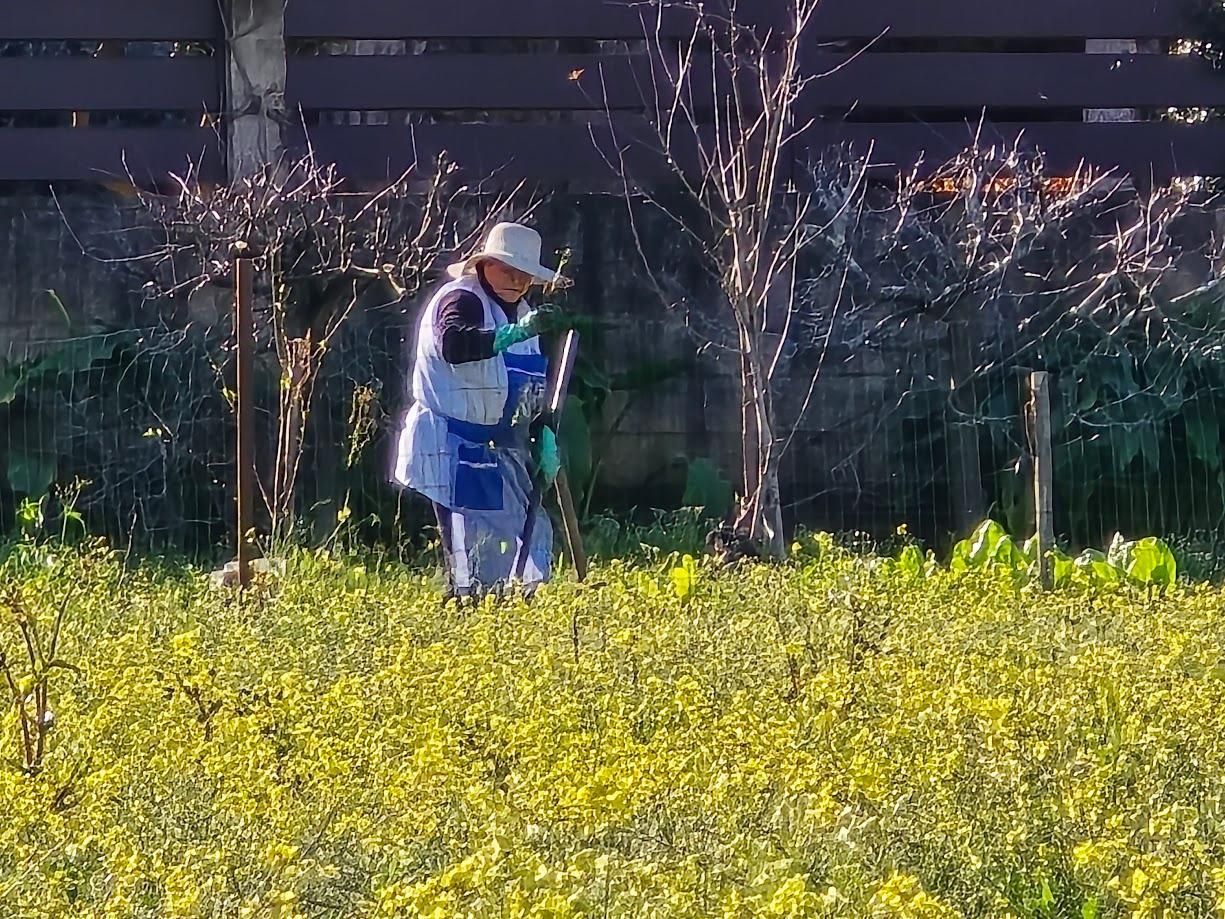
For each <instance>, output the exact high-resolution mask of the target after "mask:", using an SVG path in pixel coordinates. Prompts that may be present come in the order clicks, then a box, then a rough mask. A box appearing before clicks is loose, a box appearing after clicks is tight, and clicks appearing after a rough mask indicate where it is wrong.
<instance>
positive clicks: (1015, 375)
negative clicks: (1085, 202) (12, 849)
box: [0, 320, 1225, 563]
mask: <svg viewBox="0 0 1225 919" xmlns="http://www.w3.org/2000/svg"><path fill="white" fill-rule="evenodd" d="M939 331H940V336H939V337H938V338H932V339H931V340H930V341H929V343H928V346H926V347H921V348H914V347H908V348H906V349H897V350H890V349H887V348H882V349H876V350H871V349H868V350H860V351H856V352H855V353H850V352H848V353H847V354H846V355H845V356H844V357H843V359H842V360H841V361H840V362H833V363H831V364H829V365H828V366H827V367H826V368H825V370H824V373H823V376H822V377H821V378H819V379H818V380H817V381H816V384H815V390H816V393H817V396H816V398H815V399H814V407H813V409H812V418H811V420H810V422H809V424H808V425H807V426H806V427H805V428H804V429H803V430H801V431H797V432H795V438H796V442H795V446H794V449H793V451H792V454H791V460H790V463H789V466H788V468H787V470H786V472H785V475H784V485H785V488H786V496H785V497H786V502H787V506H788V510H789V512H790V515H791V518H792V521H793V522H794V523H796V524H797V525H802V526H809V527H813V528H820V529H825V530H831V531H837V532H852V531H862V532H865V533H868V534H871V535H873V536H875V537H885V536H887V535H888V534H889V533H891V532H893V531H894V530H895V529H896V528H897V527H899V526H905V527H906V528H907V529H908V530H909V532H910V533H912V534H913V535H915V536H918V537H920V538H922V539H923V540H924V541H926V542H928V543H929V544H932V545H935V546H938V547H939V546H947V545H948V544H949V542H950V541H951V540H952V539H955V538H958V537H961V536H964V535H965V534H966V532H967V531H968V529H970V528H972V526H973V525H974V523H976V522H977V521H978V520H981V519H983V518H985V517H992V518H994V519H996V520H998V521H1000V522H1002V523H1004V524H1005V525H1006V526H1007V527H1008V528H1009V530H1010V531H1011V532H1014V533H1016V534H1019V535H1027V534H1028V533H1029V532H1032V529H1033V519H1034V504H1033V492H1032V484H1031V482H1032V480H1031V474H1032V457H1033V447H1034V445H1033V444H1032V443H1031V442H1030V440H1029V435H1028V433H1027V432H1028V427H1027V424H1026V403H1027V400H1028V397H1029V394H1028V389H1027V381H1028V378H1029V374H1030V372H1031V371H1032V370H1034V369H1047V370H1049V371H1050V373H1051V387H1052V419H1053V436H1052V452H1053V457H1054V469H1055V473H1054V509H1055V522H1056V533H1057V536H1058V538H1059V540H1060V541H1061V542H1063V543H1064V544H1066V545H1068V546H1069V547H1074V548H1079V547H1085V546H1098V547H1101V546H1104V545H1106V544H1107V543H1108V542H1109V540H1110V539H1111V537H1112V536H1113V534H1114V533H1116V532H1121V533H1123V534H1124V535H1125V536H1128V537H1138V536H1142V535H1160V536H1163V537H1166V538H1169V539H1171V540H1172V541H1173V542H1175V543H1176V544H1177V545H1180V546H1181V547H1182V548H1183V549H1184V551H1185V552H1187V553H1188V554H1189V555H1190V556H1193V557H1196V558H1200V559H1201V560H1202V561H1203V562H1204V563H1207V560H1209V559H1211V558H1213V557H1214V556H1215V555H1216V554H1217V553H1216V549H1217V548H1218V547H1219V544H1220V541H1221V539H1222V534H1223V533H1225V527H1223V526H1222V524H1223V522H1225V520H1223V518H1225V450H1223V449H1222V431H1221V427H1220V418H1221V417H1225V416H1223V414H1222V410H1223V409H1225V367H1223V365H1221V363H1220V361H1219V359H1218V357H1217V356H1218V354H1219V353H1220V351H1219V349H1220V343H1219V341H1218V339H1217V336H1216V332H1215V331H1214V327H1213V326H1210V325H1209V326H1204V327H1202V331H1203V335H1202V337H1201V339H1200V340H1197V341H1192V340H1190V339H1188V338H1185V337H1184V338H1179V337H1177V336H1174V335H1172V334H1169V333H1168V332H1159V331H1158V330H1156V329H1154V328H1152V327H1151V323H1150V322H1149V321H1148V320H1144V321H1140V322H1139V325H1138V326H1137V328H1135V329H1132V330H1130V332H1129V330H1128V329H1127V328H1116V330H1115V331H1114V333H1113V334H1111V335H1101V336H1094V337H1089V336H1087V335H1086V334H1085V333H1084V331H1083V330H1081V329H1079V328H1077V327H1076V324H1072V326H1071V327H1067V328H1052V329H1050V330H1048V332H1047V333H1046V334H1045V335H1044V337H1043V340H1042V341H1041V342H1040V343H1038V344H1036V345H1035V344H1033V343H1030V342H1025V343H1022V342H1021V340H1020V337H1019V336H1020V333H1017V335H1016V336H1009V337H1003V338H1000V339H999V340H996V341H994V342H992V343H989V344H988V345H984V343H983V342H982V341H981V340H978V339H975V337H974V336H964V335H962V336H958V335H956V334H950V333H949V330H948V328H947V327H943V326H942V327H941V328H940V330H939ZM1131 333H1134V334H1131ZM934 334H935V333H934V332H933V335H934ZM1154 339H1156V340H1154ZM950 342H954V343H957V344H960V345H961V346H962V347H963V348H965V349H966V350H965V352H964V353H962V354H961V355H955V354H953V353H951V350H950V349H951V345H950ZM231 356H232V342H231V341H230V340H229V335H228V331H227V330H226V329H222V328H212V329H204V328H198V327H193V326H189V327H187V328H183V329H168V328H164V327H162V328H148V329H139V330H122V331H112V332H106V333H101V334H96V335H91V336H84V337H75V338H62V339H56V340H44V341H39V342H35V343H26V344H22V345H15V344H10V345H9V346H8V347H7V348H6V351H5V354H4V358H3V363H2V365H0V430H2V431H3V438H2V440H0V452H2V455H3V465H2V466H0V469H2V470H3V477H2V478H0V511H2V516H0V527H2V528H3V530H4V532H5V533H6V534H11V533H12V532H14V531H15V530H16V529H18V528H20V526H21V525H22V516H21V515H22V513H23V506H24V507H25V508H26V512H27V513H28V510H29V507H30V504H29V503H28V502H37V501H39V500H40V499H42V498H43V496H48V497H49V499H48V500H47V501H45V502H44V504H43V507H42V513H43V515H44V518H45V519H44V526H45V527H47V528H48V529H50V530H52V531H53V532H55V531H56V530H57V528H58V527H60V526H61V525H63V515H62V510H63V509H64V508H68V507H70V508H72V509H74V510H75V511H76V512H78V513H79V514H80V515H81V518H82V521H83V523H84V525H85V527H87V528H88V530H90V531H91V532H93V533H97V534H100V535H103V536H105V537H106V538H107V539H108V540H109V541H111V543H112V544H113V545H115V546H117V547H125V546H133V547H136V548H140V549H144V550H148V551H155V552H172V553H176V554H179V553H181V554H186V555H189V556H192V557H196V558H201V559H212V560H215V559H216V558H217V557H218V556H219V555H221V554H224V553H225V552H228V551H232V548H233V546H234V544H235V531H234V519H233V508H234V498H235V482H236V474H235V448H234V444H235V423H234V393H233V391H232V385H233V384H232V373H231ZM405 357H406V355H405V349H404V344H403V341H402V336H401V334H400V333H399V332H398V331H396V330H395V329H392V328H384V329H382V330H378V331H375V332H372V331H371V330H370V329H369V328H366V327H355V329H354V331H353V332H352V333H350V334H347V335H342V336H341V337H340V338H339V339H338V340H337V342H336V343H335V345H334V347H333V348H332V349H331V350H330V351H329V353H328V354H327V355H326V357H325V359H324V361H323V365H322V367H321V371H320V377H319V381H318V384H317V386H316V395H315V397H314V399H313V401H312V404H311V409H310V418H309V422H308V425H307V428H306V430H307V436H306V440H305V443H304V447H303V460H302V464H303V468H304V469H305V470H307V472H306V474H304V475H302V476H301V478H300V480H299V482H298V486H297V488H298V491H297V496H296V501H295V509H296V512H297V514H298V515H299V516H300V518H301V527H300V528H299V530H298V535H299V537H300V538H301V539H303V540H304V541H315V542H318V541H322V540H326V539H327V538H328V537H329V536H331V535H333V534H334V533H335V532H336V530H337V528H338V527H340V526H341V525H346V526H348V527H354V526H355V527H356V528H357V529H359V530H360V532H361V533H362V536H363V538H364V539H365V540H366V541H368V542H371V543H376V544H382V545H384V546H389V547H394V546H404V545H407V544H408V543H411V542H413V541H414V540H415V539H419V538H420V537H421V536H422V534H423V531H424V529H425V527H426V526H427V524H428V523H429V521H430V518H429V516H428V512H427V510H426V509H425V508H424V507H420V506H418V505H417V502H414V501H413V500H412V499H411V498H410V497H407V496H406V495H405V494H403V493H402V492H400V491H398V490H396V489H395V488H393V487H392V486H391V485H389V484H388V463H389V459H390V456H391V447H392V443H393V441H394V438H395V435H396V433H397V430H398V425H399V421H400V418H401V417H402V413H403V409H404V408H405V405H406V400H407V394H406V391H405V390H406V386H405V380H406V378H405V370H406V368H405ZM869 365H870V366H869ZM959 366H960V367H968V368H970V372H969V373H968V375H966V376H965V377H964V378H962V379H955V377H954V373H955V368H957V367H959ZM869 370H870V371H871V372H870V373H869V372H867V371H869ZM259 380H260V389H259V391H258V392H259V394H258V399H257V407H256V411H257V426H258V428H259V430H260V431H261V432H262V433H263V434H266V432H268V431H270V430H271V429H272V428H273V427H274V417H273V416H274V413H275V402H276V388H277V385H278V376H277V370H276V368H275V366H273V365H272V364H270V363H269V362H268V361H267V358H266V356H265V358H264V359H263V360H262V361H261V365H260V373H259ZM663 385H665V386H671V385H677V384H676V383H675V382H671V383H664V384H663ZM622 436H625V437H631V438H632V437H639V438H642V437H650V436H651V435H650V432H633V431H627V432H623V434H622ZM267 440H268V438H267V437H266V436H264V437H263V441H262V442H261V443H262V446H261V449H260V451H259V456H258V460H259V466H260V467H261V469H263V470H264V471H265V472H266V470H267V468H268V463H269V454H270V450H271V446H270V445H269V444H268V443H267ZM711 452H718V451H717V450H714V449H713V448H712V450H711ZM723 473H724V475H727V476H729V477H730V472H729V471H728V470H723ZM683 497H684V496H682V495H681V494H677V495H676V497H675V504H677V505H679V504H681V503H682V502H683ZM585 509H586V510H587V511H589V512H591V513H598V512H600V511H602V510H605V508H602V507H601V506H600V504H599V503H598V502H597V503H594V504H591V505H585ZM613 510H616V511H628V510H630V509H629V508H628V507H621V508H614V509H613Z"/></svg>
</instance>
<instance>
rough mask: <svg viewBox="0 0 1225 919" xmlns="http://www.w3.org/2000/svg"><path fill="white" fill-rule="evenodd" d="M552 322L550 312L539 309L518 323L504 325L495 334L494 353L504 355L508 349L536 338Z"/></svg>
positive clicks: (526, 315)
mask: <svg viewBox="0 0 1225 919" xmlns="http://www.w3.org/2000/svg"><path fill="white" fill-rule="evenodd" d="M550 322H552V311H550V310H546V309H539V310H531V311H530V312H528V313H525V314H524V315H523V318H521V319H520V320H519V321H518V322H514V323H511V324H510V325H504V326H502V328H500V329H498V330H497V331H496V332H495V333H494V334H493V353H494V354H504V353H506V351H507V349H508V348H512V347H514V346H515V345H517V344H520V343H522V342H525V341H527V340H528V339H529V338H535V337H536V336H537V335H539V334H540V333H541V332H544V331H545V330H546V329H547V328H548V326H549V323H550Z"/></svg>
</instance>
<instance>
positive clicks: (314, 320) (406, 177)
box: [139, 152, 517, 542]
mask: <svg viewBox="0 0 1225 919" xmlns="http://www.w3.org/2000/svg"><path fill="white" fill-rule="evenodd" d="M176 182H177V192H176V193H175V194H173V195H161V194H156V193H152V192H147V191H141V192H140V193H139V194H140V198H141V202H142V204H143V205H144V207H145V209H146V210H147V211H148V213H149V214H150V215H152V217H153V222H154V224H155V226H156V227H157V233H158V242H157V245H156V246H155V248H154V251H153V252H150V253H147V254H145V255H143V256H142V257H141V262H142V267H143V268H144V270H146V271H148V270H149V269H150V268H151V269H152V276H153V280H151V281H150V282H149V284H148V288H147V292H148V295H149V296H150V297H151V298H157V299H161V298H166V297H173V298H186V297H190V296H192V295H193V294H195V293H197V292H199V291H201V290H203V289H205V288H210V287H212V288H216V287H226V286H229V285H230V283H231V278H232V271H233V259H234V257H235V255H236V254H242V255H244V256H246V257H249V258H252V259H254V261H255V266H256V271H257V278H258V279H259V280H258V283H257V288H256V301H257V304H256V326H257V332H256V334H257V337H258V339H259V344H260V347H261V348H262V350H263V352H265V353H268V352H270V353H271V354H272V355H274V356H275V360H276V365H277V368H278V371H279V386H278V387H277V391H278V405H277V411H276V416H275V418H276V446H275V449H274V452H273V469H272V470H271V474H270V475H266V476H262V477H261V478H262V479H263V481H261V489H262V491H263V497H264V502H265V505H266V509H267V512H268V515H269V517H270V522H271V527H272V536H273V539H274V542H275V541H278V540H283V539H285V538H287V537H288V536H289V535H290V533H291V532H292V529H293V527H294V523H295V508H294V500H295V495H296V488H297V482H298V477H299V473H300V465H301V460H302V454H303V440H304V434H305V430H306V425H307V420H308V416H309V413H310V406H311V401H312V397H313V393H314V387H315V383H316V379H317V376H318V373H319V369H320V366H321V363H322V360H323V357H324V355H325V354H326V353H327V350H328V348H329V346H331V345H332V343H333V341H334V339H335V337H336V335H337V333H338V331H339V330H340V329H341V328H342V326H343V325H344V323H345V320H346V319H347V318H348V317H349V316H350V315H351V314H352V313H353V311H354V309H355V308H357V307H358V306H359V304H362V303H370V304H376V303H383V304H387V303H394V302H397V301H402V300H406V299H411V298H413V297H415V296H416V295H417V294H418V293H419V292H420V291H421V290H422V287H423V285H424V284H425V282H426V279H427V277H428V275H429V272H430V271H431V270H432V269H433V268H434V267H435V265H436V263H437V262H438V260H439V256H440V255H441V254H443V253H444V252H450V251H453V250H456V249H460V248H465V247H466V246H467V245H469V243H470V241H471V239H472V238H474V237H475V236H477V235H479V234H480V233H481V232H483V230H484V228H485V226H486V225H487V224H488V223H489V222H490V221H491V220H493V219H495V218H497V217H498V216H499V215H501V214H502V213H503V212H504V211H505V210H506V209H507V208H508V207H509V206H510V204H511V202H512V200H513V198H514V195H515V192H511V193H509V194H502V195H487V194H485V193H484V190H483V189H480V188H473V187H469V186H467V185H464V184H463V183H462V182H461V180H460V178H459V171H458V169H457V168H456V166H455V165H454V164H453V163H451V162H450V161H449V160H448V159H447V158H446V157H445V156H444V157H443V158H441V159H440V160H439V161H438V162H436V163H434V164H432V166H431V167H429V168H424V169H421V168H418V167H417V166H416V165H414V166H413V167H412V168H410V169H409V170H407V171H406V172H405V173H404V174H403V175H401V176H400V177H399V178H397V179H396V180H394V181H392V182H390V183H389V184H387V185H386V186H385V187H383V188H382V189H381V190H379V191H377V192H373V193H371V192H364V191H353V190H350V189H349V188H348V187H347V186H346V185H345V184H344V181H343V180H342V179H341V178H340V177H339V175H338V174H337V172H336V169H335V167H334V166H332V165H329V164H321V163H319V162H317V161H316V159H315V157H314V155H313V152H308V153H306V154H305V155H303V156H300V157H297V158H293V159H285V160H283V161H281V162H278V163H274V164H270V165H268V166H267V167H265V168H264V169H261V170H259V171H258V172H256V173H255V174H254V175H252V176H251V177H249V178H245V179H242V180H240V181H237V182H235V183H233V184H231V185H229V186H225V187H221V188H210V187H209V186H207V185H206V184H205V183H203V182H202V181H201V180H200V177H199V176H198V175H196V174H195V173H189V174H188V175H186V176H184V177H182V178H180V179H177V180H176ZM516 191H517V190H516Z"/></svg>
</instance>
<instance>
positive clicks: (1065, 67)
mask: <svg viewBox="0 0 1225 919" xmlns="http://www.w3.org/2000/svg"><path fill="white" fill-rule="evenodd" d="M806 63H807V67H808V70H809V72H810V73H813V74H820V75H822V76H820V78H819V79H817V80H816V81H815V82H814V83H812V84H811V85H810V87H809V89H808V90H807V91H806V93H805V96H804V105H805V106H806V107H807V108H808V109H810V110H811V109H817V108H825V107H850V106H868V107H889V108H917V107H944V108H976V107H981V106H984V105H989V106H993V107H999V108H1004V107H1008V108H1035V109H1036V108H1048V107H1059V108H1069V107H1071V108H1109V107H1153V108H1166V107H1184V108H1190V107H1197V106H1222V105H1225V74H1222V73H1220V72H1219V71H1214V70H1213V69H1212V68H1211V67H1208V66H1207V65H1206V64H1204V62H1203V61H1201V60H1199V59H1197V58H1192V57H1189V56H1178V57H1175V56H1171V55H1164V54H1154V55H1146V54H1129V55H1113V54H1063V53H1059V54H981V53H968V54H948V53H925V54H894V53H878V54H862V55H859V56H858V57H848V56H846V55H832V54H814V55H810V56H808V58H807V61H806ZM697 72H698V73H699V74H703V75H704V74H706V73H709V71H708V70H705V69H703V68H698V69H697ZM696 87H697V89H699V90H700V89H702V86H701V81H700V80H699V81H698V83H697V84H696ZM0 92H2V90H0ZM652 93H653V89H652V84H651V78H650V72H649V65H648V63H647V61H646V60H645V59H644V58H641V57H631V56H597V55H564V54H561V55H552V54H549V55H510V54H428V55H417V56H362V57H343V56H336V57H298V58H292V59H291V60H290V62H289V76H288V89H287V94H288V96H289V98H290V100H291V101H292V103H293V104H294V105H295V106H296V105H299V104H300V105H302V106H303V107H304V108H307V109H350V110H357V109H419V110H429V109H596V110H599V109H603V108H604V107H605V105H606V104H607V105H608V107H610V108H613V109H632V108H640V107H641V106H642V105H643V104H644V102H645V103H648V104H649V101H650V99H649V97H650V96H651V94H652Z"/></svg>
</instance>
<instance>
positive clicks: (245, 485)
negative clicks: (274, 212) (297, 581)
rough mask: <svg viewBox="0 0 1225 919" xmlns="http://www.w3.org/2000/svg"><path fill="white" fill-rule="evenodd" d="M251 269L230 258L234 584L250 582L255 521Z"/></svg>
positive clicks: (252, 268)
mask: <svg viewBox="0 0 1225 919" xmlns="http://www.w3.org/2000/svg"><path fill="white" fill-rule="evenodd" d="M254 277H255V269H254V266H253V265H252V263H251V260H250V259H244V258H240V259H237V260H236V261H235V262H234V339H235V353H236V356H237V364H238V373H237V377H238V380H237V385H236V387H235V389H236V391H237V393H236V395H235V401H236V402H237V414H238V584H239V586H240V587H246V586H247V585H248V584H250V583H251V559H252V556H253V554H254V553H253V550H252V546H251V543H250V542H249V540H248V536H249V534H250V533H251V530H252V528H253V527H254V525H255V521H254V519H253V513H254V509H255V386H254V380H253V379H252V376H253V375H254V369H255V354H254V351H255V322H254V318H253V310H252V300H253V299H254Z"/></svg>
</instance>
